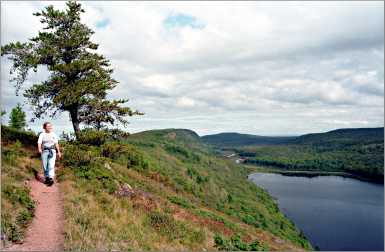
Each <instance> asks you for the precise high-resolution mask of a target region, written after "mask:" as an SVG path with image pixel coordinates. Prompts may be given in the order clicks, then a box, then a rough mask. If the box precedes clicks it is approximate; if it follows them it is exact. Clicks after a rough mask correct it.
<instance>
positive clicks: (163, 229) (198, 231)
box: [2, 129, 311, 251]
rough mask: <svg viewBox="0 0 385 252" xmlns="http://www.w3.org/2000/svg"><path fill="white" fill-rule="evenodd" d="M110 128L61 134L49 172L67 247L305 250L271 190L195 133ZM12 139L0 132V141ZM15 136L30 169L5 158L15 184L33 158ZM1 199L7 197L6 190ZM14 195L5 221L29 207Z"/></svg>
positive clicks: (34, 161) (34, 166) (20, 183)
mask: <svg viewBox="0 0 385 252" xmlns="http://www.w3.org/2000/svg"><path fill="white" fill-rule="evenodd" d="M83 133H84V134H87V133H86V132H83ZM26 134H27V133H26ZM92 134H95V132H92ZM4 135H7V134H4ZM112 136H113V134H109V137H108V138H107V139H104V140H103V141H102V142H95V141H84V142H81V141H79V140H77V141H75V140H73V139H72V140H71V139H70V138H69V139H67V140H64V141H62V142H61V145H62V148H63V154H64V157H63V159H62V160H61V161H60V162H59V163H58V165H59V166H60V167H61V168H60V169H59V170H58V171H57V176H58V179H59V181H60V187H61V190H62V192H63V197H64V199H63V200H64V212H65V227H64V229H65V249H66V250H81V251H83V250H106V249H107V250H112V249H118V250H126V251H127V250H181V249H188V250H202V249H207V250H223V249H228V248H231V249H239V250H243V249H246V250H262V249H269V250H303V249H311V245H310V243H309V242H308V241H307V240H306V238H305V237H304V236H303V235H301V232H300V231H299V230H297V229H296V227H295V226H294V224H293V223H292V222H291V221H289V220H288V219H287V218H286V217H285V216H284V215H283V214H282V213H281V212H280V211H279V209H278V207H277V205H276V203H275V202H274V201H273V199H272V198H271V197H270V196H269V195H268V194H267V193H266V192H265V191H264V190H263V189H261V188H259V187H257V186H255V185H254V184H253V183H251V182H249V181H247V179H246V176H247V173H248V171H247V170H243V169H240V167H239V166H236V165H235V164H233V163H232V162H228V161H227V160H223V159H220V158H216V157H215V156H213V155H212V154H211V150H210V149H209V148H207V147H206V146H205V145H203V144H202V143H201V142H200V140H199V137H197V136H196V135H195V133H194V132H192V131H188V130H176V129H169V130H157V131H149V132H142V133H137V134H133V135H126V136H124V137H120V138H116V137H112ZM12 139H13V138H12ZM100 143H102V144H100ZM14 144H16V142H15V140H12V141H11V140H10V141H8V140H7V139H4V138H3V145H4V146H5V147H3V150H5V149H8V148H12V146H13V145H14ZM17 144H19V143H17ZM20 144H21V143H20ZM22 145H23V146H24V147H21V149H25V151H26V153H27V156H26V158H27V159H28V162H31V164H32V165H31V166H32V168H31V167H30V168H27V167H24V168H22V169H21V168H20V167H19V166H18V164H14V163H7V162H8V161H7V159H5V158H4V160H3V163H6V164H7V165H9V167H12V169H10V170H17V171H19V170H21V171H24V172H23V174H24V175H23V176H21V175H20V176H16V177H14V176H12V177H14V178H15V181H11V178H10V176H8V175H6V179H5V177H4V176H5V175H4V174H3V178H2V179H3V180H6V181H8V182H6V183H5V184H7V183H8V184H12V185H18V186H19V187H20V188H24V185H23V181H24V180H25V179H27V178H28V177H29V178H30V177H31V176H32V173H33V169H37V167H39V166H38V164H39V160H38V159H37V158H36V157H34V156H33V152H32V150H28V147H29V145H27V144H25V145H24V144H22ZM170 146H171V147H170ZM17 149H20V148H17ZM3 155H10V154H7V153H6V152H5V153H3ZM17 155H18V156H19V158H22V155H20V154H17ZM9 162H11V161H10V159H9ZM19 163H25V162H19ZM16 180H17V181H16ZM23 190H24V189H23ZM25 190H26V191H25V192H27V188H25ZM3 194H4V192H3ZM25 195H27V196H28V193H26V194H25ZM3 201H4V203H3V202H2V204H5V205H7V204H12V203H11V199H10V198H9V199H8V198H7V197H3ZM17 204H19V205H17V206H16V205H15V206H12V207H16V208H17V209H19V210H18V211H17V212H16V211H13V210H11V207H10V206H9V207H8V208H7V207H5V208H3V210H4V209H5V211H3V213H4V215H10V214H12V215H14V216H13V217H12V218H10V217H7V218H8V223H13V225H16V224H17V219H23V220H24V219H26V220H27V219H28V220H29V219H30V216H32V211H31V215H28V214H26V212H24V213H23V214H21V213H22V211H23V209H26V210H28V211H30V209H32V207H30V206H29V205H28V204H27V205H25V206H24V205H22V204H24V203H17ZM17 216H23V217H17ZM3 219H4V218H3ZM20 223H21V222H20ZM24 223H27V221H24ZM2 225H3V226H4V227H5V226H7V227H9V226H10V224H5V223H2ZM23 225H24V224H23ZM22 227H23V226H22V225H21V224H20V230H22ZM3 230H4V232H6V234H7V235H8V234H9V233H10V232H11V231H10V229H9V228H8V229H7V228H4V229H3ZM20 233H22V231H20ZM8 237H9V236H8ZM20 239H22V238H20Z"/></svg>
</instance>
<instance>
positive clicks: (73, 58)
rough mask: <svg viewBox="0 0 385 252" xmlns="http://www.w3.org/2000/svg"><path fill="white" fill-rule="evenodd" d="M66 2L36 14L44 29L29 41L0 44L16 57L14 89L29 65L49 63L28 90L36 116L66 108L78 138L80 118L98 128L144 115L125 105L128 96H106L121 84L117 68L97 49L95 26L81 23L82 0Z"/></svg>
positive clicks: (53, 114)
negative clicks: (114, 75) (115, 75)
mask: <svg viewBox="0 0 385 252" xmlns="http://www.w3.org/2000/svg"><path fill="white" fill-rule="evenodd" d="M66 6H67V8H66V9H65V10H64V11H62V10H57V9H54V7H53V6H52V5H50V6H48V7H46V8H45V9H44V10H43V11H41V12H37V13H34V14H33V15H34V16H38V17H41V19H40V22H41V23H42V24H44V26H45V27H44V28H43V30H41V31H39V34H38V35H37V36H36V37H34V38H31V39H29V41H28V42H25V43H21V42H14V43H9V44H7V45H4V46H2V47H1V55H2V56H3V55H8V59H10V60H11V62H13V65H12V68H11V71H10V73H11V76H12V78H11V81H13V82H15V88H16V94H18V92H19V90H20V89H21V87H22V85H23V83H24V82H25V80H26V79H27V77H28V73H29V71H30V70H33V71H35V72H37V71H38V67H39V66H46V67H47V69H48V71H49V73H50V75H49V77H48V79H47V80H45V81H43V82H41V83H35V84H33V85H32V86H31V87H29V88H27V89H25V90H24V93H23V95H24V96H25V97H26V98H27V100H28V101H29V103H30V104H31V106H32V109H33V113H34V118H33V119H35V118H41V117H43V116H44V115H50V116H51V117H54V116H55V115H57V113H60V112H63V111H67V112H69V115H70V119H71V121H72V125H73V129H74V131H75V135H76V136H77V137H78V136H79V132H80V127H79V125H80V124H81V123H85V124H88V125H94V126H97V127H98V128H100V127H102V126H103V125H104V124H112V125H113V124H114V123H115V122H117V121H118V122H121V123H123V124H126V123H127V120H126V119H125V117H126V116H133V115H142V114H143V113H141V112H138V111H137V110H136V111H133V110H131V109H130V108H129V107H124V106H123V104H124V103H126V102H127V101H128V100H127V99H118V100H108V99H107V98H106V96H107V91H109V90H111V89H113V88H114V87H116V85H117V84H118V82H117V81H116V80H115V79H113V78H112V77H111V74H112V72H113V69H112V68H110V63H109V60H107V59H106V58H105V57H104V56H103V55H100V54H98V53H96V50H97V49H98V44H95V43H93V42H91V40H90V37H91V35H92V34H93V33H94V31H92V30H91V29H90V28H88V27H87V26H86V25H85V24H83V23H81V22H80V14H81V13H83V12H84V10H83V9H82V7H81V4H80V3H77V2H76V1H68V2H67V3H66ZM33 119H32V120H33Z"/></svg>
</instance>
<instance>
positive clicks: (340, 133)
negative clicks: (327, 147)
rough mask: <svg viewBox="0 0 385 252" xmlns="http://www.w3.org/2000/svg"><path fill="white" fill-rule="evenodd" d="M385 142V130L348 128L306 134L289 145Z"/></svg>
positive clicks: (380, 128)
mask: <svg viewBox="0 0 385 252" xmlns="http://www.w3.org/2000/svg"><path fill="white" fill-rule="evenodd" d="M383 141H384V128H383V127H379V128H347V129H336V130H332V131H329V132H326V133H313V134H306V135H302V136H299V137H296V138H294V139H291V141H289V143H294V144H318V145H320V144H331V143H334V144H337V143H340V144H349V143H350V144H353V143H378V142H383Z"/></svg>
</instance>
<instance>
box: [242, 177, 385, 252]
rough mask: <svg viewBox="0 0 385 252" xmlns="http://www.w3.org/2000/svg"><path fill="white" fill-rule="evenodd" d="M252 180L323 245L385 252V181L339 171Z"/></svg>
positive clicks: (311, 236) (307, 235)
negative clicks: (320, 174)
mask: <svg viewBox="0 0 385 252" xmlns="http://www.w3.org/2000/svg"><path fill="white" fill-rule="evenodd" d="M249 179H250V180H251V181H253V182H254V183H255V184H257V185H258V186H260V187H262V188H264V189H266V190H267V191H268V192H269V194H270V195H272V196H273V197H275V198H276V199H277V202H278V205H279V208H280V209H281V211H282V212H283V213H285V215H286V216H287V217H288V218H289V219H291V220H292V221H293V222H294V223H295V225H296V226H297V227H298V228H299V229H301V230H302V231H303V232H304V234H305V236H306V237H307V238H308V239H309V240H310V242H311V244H312V245H313V247H315V246H318V247H319V248H320V250H350V251H351V250H372V251H373V250H380V251H384V185H380V184H373V183H369V182H363V181H359V180H356V179H352V178H343V177H339V176H318V177H312V178H308V177H293V176H284V175H281V174H274V173H253V174H250V175H249Z"/></svg>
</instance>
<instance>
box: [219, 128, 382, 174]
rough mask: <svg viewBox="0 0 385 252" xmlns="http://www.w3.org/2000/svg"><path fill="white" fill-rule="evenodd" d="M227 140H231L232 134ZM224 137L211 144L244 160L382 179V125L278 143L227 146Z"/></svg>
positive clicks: (302, 137)
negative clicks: (232, 152) (236, 154)
mask: <svg viewBox="0 0 385 252" xmlns="http://www.w3.org/2000/svg"><path fill="white" fill-rule="evenodd" d="M241 139H242V136H241ZM228 140H231V141H234V140H233V137H230V138H229V139H228ZM228 140H227V139H222V142H221V143H222V144H223V145H220V144H219V143H216V144H215V145H216V146H217V147H218V146H219V148H222V149H227V150H229V149H230V150H232V151H234V152H236V153H238V154H239V155H240V156H241V157H244V158H246V163H251V164H257V165H262V166H270V167H275V168H280V169H285V170H301V171H303V170H312V171H340V172H348V173H351V174H354V175H357V176H360V177H363V178H367V179H370V180H375V181H380V182H381V181H383V175H384V128H357V129H337V130H333V131H329V132H326V133H316V134H307V135H302V136H298V137H293V138H290V139H287V141H285V142H280V144H279V145H276V144H262V145H261V144H249V145H247V144H244V145H243V146H239V145H238V144H234V145H233V146H229V145H228V144H227V143H228V142H229V141H228ZM279 140H280V138H278V139H277V142H279Z"/></svg>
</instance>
